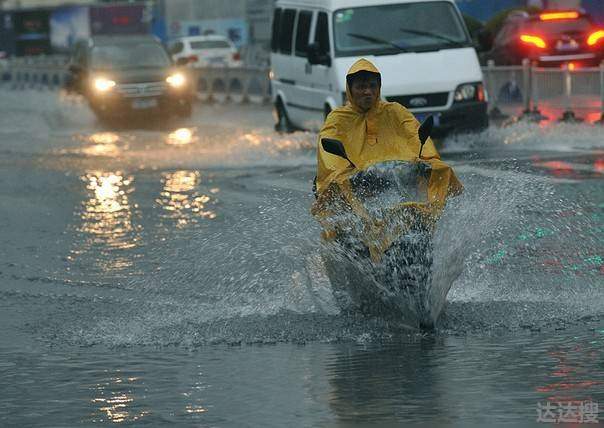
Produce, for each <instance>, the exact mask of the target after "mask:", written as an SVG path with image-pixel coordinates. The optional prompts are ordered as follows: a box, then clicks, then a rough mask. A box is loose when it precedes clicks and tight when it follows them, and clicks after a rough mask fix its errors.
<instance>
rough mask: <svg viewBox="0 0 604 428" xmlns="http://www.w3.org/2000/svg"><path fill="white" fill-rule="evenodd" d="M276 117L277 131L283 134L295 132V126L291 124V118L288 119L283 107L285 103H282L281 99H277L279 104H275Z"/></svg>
mask: <svg viewBox="0 0 604 428" xmlns="http://www.w3.org/2000/svg"><path fill="white" fill-rule="evenodd" d="M275 116H276V122H275V131H277V132H279V133H282V134H283V133H288V134H289V133H291V132H294V130H295V129H294V126H293V125H292V123H291V122H290V120H289V117H287V111H286V110H285V107H284V106H283V101H281V98H279V99H277V102H275Z"/></svg>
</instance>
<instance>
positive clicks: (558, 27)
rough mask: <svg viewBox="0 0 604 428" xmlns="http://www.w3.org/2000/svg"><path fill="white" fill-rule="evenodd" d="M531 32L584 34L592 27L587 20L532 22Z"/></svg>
mask: <svg viewBox="0 0 604 428" xmlns="http://www.w3.org/2000/svg"><path fill="white" fill-rule="evenodd" d="M529 26H530V30H531V31H533V32H537V33H541V34H550V35H551V34H556V35H557V34H564V33H569V34H570V33H584V32H586V31H589V30H590V28H591V27H592V25H591V22H589V20H588V19H587V18H579V19H562V20H553V21H532V22H531V24H530V25H529Z"/></svg>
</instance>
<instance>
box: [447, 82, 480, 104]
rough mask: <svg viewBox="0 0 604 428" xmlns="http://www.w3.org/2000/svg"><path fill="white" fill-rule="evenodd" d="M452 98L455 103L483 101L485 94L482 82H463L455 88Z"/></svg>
mask: <svg viewBox="0 0 604 428" xmlns="http://www.w3.org/2000/svg"><path fill="white" fill-rule="evenodd" d="M453 99H454V100H455V102H456V103H460V102H464V101H485V100H486V94H485V91H484V87H483V86H482V83H465V84H463V85H459V86H458V87H457V89H455V95H454V96H453Z"/></svg>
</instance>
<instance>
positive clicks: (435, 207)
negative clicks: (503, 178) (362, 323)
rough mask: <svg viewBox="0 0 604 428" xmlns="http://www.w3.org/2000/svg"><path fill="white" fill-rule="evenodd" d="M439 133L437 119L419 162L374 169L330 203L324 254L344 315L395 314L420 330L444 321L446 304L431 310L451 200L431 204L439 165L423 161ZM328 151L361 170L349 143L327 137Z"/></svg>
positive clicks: (423, 133) (424, 134)
mask: <svg viewBox="0 0 604 428" xmlns="http://www.w3.org/2000/svg"><path fill="white" fill-rule="evenodd" d="M432 127H433V119H432V117H431V116H430V117H428V118H427V119H426V120H425V121H424V123H422V125H421V126H420V128H419V138H420V143H421V146H420V147H421V148H420V152H419V156H418V158H417V159H416V160H414V161H398V160H397V161H385V162H379V163H375V164H372V165H370V166H369V167H367V168H365V169H363V170H361V171H358V172H356V173H354V174H352V175H350V176H349V177H348V179H346V180H344V181H343V182H341V183H339V184H338V191H337V192H332V193H336V194H337V196H334V195H331V196H330V197H329V202H328V204H329V211H330V212H331V213H337V214H334V215H330V216H324V217H322V218H319V221H320V223H321V225H322V226H323V236H324V238H325V237H326V236H328V238H327V239H324V240H323V241H324V247H323V251H322V252H321V253H322V258H323V261H324V264H325V267H326V270H327V274H328V276H329V279H330V282H331V284H332V288H333V291H334V295H335V297H336V300H337V301H338V303H339V304H340V306H341V307H342V308H343V309H344V310H350V311H355V312H357V311H360V312H362V313H364V314H367V315H379V316H382V317H384V316H386V317H388V316H392V317H394V318H396V319H397V320H398V321H399V322H402V324H403V325H404V326H407V327H409V328H412V329H417V328H420V329H431V328H433V326H434V323H435V321H436V319H437V318H438V316H439V313H434V312H435V311H436V312H438V311H440V310H441V308H440V307H439V306H440V305H432V304H431V300H432V299H431V287H432V264H433V255H432V237H433V234H434V230H435V227H436V223H437V221H438V218H439V216H440V213H441V212H442V208H444V203H445V201H437V202H438V203H437V204H435V203H434V201H433V200H432V201H431V200H430V196H429V194H428V193H429V184H430V178H431V176H432V174H433V165H432V164H431V162H430V161H428V160H422V158H421V152H422V149H423V147H424V144H425V142H426V140H427V139H428V137H429V135H430V133H431V130H432ZM321 145H322V147H323V149H324V150H325V151H326V152H328V153H331V154H334V155H337V156H340V157H342V158H344V159H346V160H348V162H350V164H351V165H352V166H353V167H354V168H355V169H356V166H355V165H354V164H353V163H352V161H351V160H350V159H349V158H348V156H347V155H346V151H345V149H344V145H343V144H342V142H340V141H337V140H333V139H328V138H324V139H322V140H321ZM442 165H445V168H449V167H448V166H447V165H446V164H444V163H442V162H441V166H440V168H441V169H442ZM436 307H438V308H436Z"/></svg>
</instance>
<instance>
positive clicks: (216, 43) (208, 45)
mask: <svg viewBox="0 0 604 428" xmlns="http://www.w3.org/2000/svg"><path fill="white" fill-rule="evenodd" d="M230 47H231V46H230V45H229V42H227V41H226V40H203V41H198V42H191V49H227V48H230Z"/></svg>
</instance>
